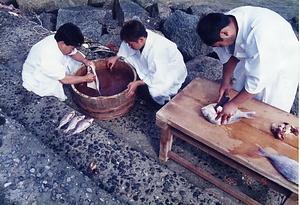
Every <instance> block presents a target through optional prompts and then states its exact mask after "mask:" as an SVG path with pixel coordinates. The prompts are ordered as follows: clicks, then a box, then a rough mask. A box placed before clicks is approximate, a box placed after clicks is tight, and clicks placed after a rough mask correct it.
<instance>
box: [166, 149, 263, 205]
mask: <svg viewBox="0 0 300 205" xmlns="http://www.w3.org/2000/svg"><path fill="white" fill-rule="evenodd" d="M168 156H169V157H170V158H171V159H173V160H174V161H176V162H177V163H179V164H180V165H182V166H184V167H185V168H187V169H188V170H190V171H192V172H194V173H195V174H197V175H198V176H200V177H202V178H203V179H205V180H207V181H209V182H210V183H212V184H214V185H216V186H217V187H219V188H221V189H222V190H224V191H225V192H227V193H229V194H230V195H232V196H234V197H235V198H237V199H239V200H241V201H242V202H244V203H246V204H251V205H256V204H260V203H259V202H257V201H255V200H254V199H252V198H251V197H249V196H247V195H246V194H244V193H242V192H240V191H239V190H237V189H236V188H234V187H232V186H229V185H228V184H226V183H224V182H222V181H221V180H219V179H218V178H215V177H214V176H212V175H211V174H209V173H208V172H206V171H204V170H201V169H198V168H197V167H195V166H194V165H192V164H191V163H189V162H188V161H187V160H185V159H184V158H182V157H180V156H179V155H177V154H175V153H174V152H172V151H170V152H169V153H168Z"/></svg>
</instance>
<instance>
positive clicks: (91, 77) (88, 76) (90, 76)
mask: <svg viewBox="0 0 300 205" xmlns="http://www.w3.org/2000/svg"><path fill="white" fill-rule="evenodd" d="M84 77H85V82H87V83H91V82H93V81H94V80H95V78H96V76H95V75H94V74H93V73H87V74H86V75H85V76H84Z"/></svg>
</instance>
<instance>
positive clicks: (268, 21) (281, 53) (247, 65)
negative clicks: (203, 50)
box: [197, 6, 299, 123]
mask: <svg viewBox="0 0 300 205" xmlns="http://www.w3.org/2000/svg"><path fill="white" fill-rule="evenodd" d="M197 32H198V34H199V36H200V37H201V39H202V41H203V42H204V43H206V44H207V45H209V46H213V50H214V51H215V52H216V53H217V55H218V57H219V59H220V61H221V62H222V63H223V79H222V83H221V86H220V89H219V98H218V100H217V101H220V100H221V98H222V96H223V95H224V94H225V95H227V94H228V93H229V92H230V90H231V89H232V88H233V89H235V90H237V91H239V93H238V95H237V96H235V97H234V98H233V99H232V100H231V101H230V102H228V103H227V104H225V105H224V107H223V110H222V112H220V113H219V114H218V116H217V118H216V119H219V118H221V117H222V123H224V121H225V120H227V119H229V118H230V117H231V116H232V115H234V114H235V112H236V111H237V109H238V106H239V105H240V104H242V103H243V102H245V101H246V100H248V99H251V98H253V97H254V98H255V99H257V100H259V101H262V102H264V103H267V104H269V105H272V106H274V107H276V108H279V109H281V110H284V111H286V112H290V110H291V107H292V105H293V102H294V99H295V96H296V92H297V88H298V85H299V51H298V50H299V41H298V39H297V37H296V35H295V33H294V31H293V29H292V27H291V25H290V24H289V22H288V21H286V20H285V19H284V18H283V17H281V16H280V15H279V14H277V13H275V12H273V11H271V10H269V9H266V8H261V7H252V6H244V7H238V8H235V9H233V10H231V11H229V12H227V13H225V14H223V13H210V14H208V15H206V16H204V17H203V18H202V19H200V21H199V23H198V27H197ZM232 78H235V79H236V83H235V84H234V85H231V84H230V81H231V79H232Z"/></svg>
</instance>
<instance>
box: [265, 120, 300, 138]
mask: <svg viewBox="0 0 300 205" xmlns="http://www.w3.org/2000/svg"><path fill="white" fill-rule="evenodd" d="M271 132H272V134H273V135H274V136H275V137H276V139H279V140H284V138H285V136H286V135H288V134H291V135H294V136H298V135H299V129H298V128H297V127H295V126H293V125H291V124H290V123H288V122H284V123H282V124H278V125H277V124H275V123H272V124H271Z"/></svg>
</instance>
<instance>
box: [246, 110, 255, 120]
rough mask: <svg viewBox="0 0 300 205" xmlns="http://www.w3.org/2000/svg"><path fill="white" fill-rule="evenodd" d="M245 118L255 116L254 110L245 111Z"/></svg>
mask: <svg viewBox="0 0 300 205" xmlns="http://www.w3.org/2000/svg"><path fill="white" fill-rule="evenodd" d="M246 118H249V119H253V118H255V112H254V111H252V112H247V114H246Z"/></svg>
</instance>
